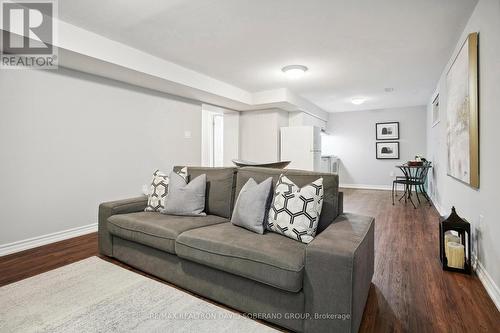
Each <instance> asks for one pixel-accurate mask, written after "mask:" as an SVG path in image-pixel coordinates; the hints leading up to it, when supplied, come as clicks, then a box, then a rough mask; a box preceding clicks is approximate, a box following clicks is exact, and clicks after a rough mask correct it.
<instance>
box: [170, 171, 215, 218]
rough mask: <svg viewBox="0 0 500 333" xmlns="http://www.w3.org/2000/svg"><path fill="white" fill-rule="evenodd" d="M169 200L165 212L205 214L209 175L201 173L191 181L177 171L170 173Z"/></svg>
mask: <svg viewBox="0 0 500 333" xmlns="http://www.w3.org/2000/svg"><path fill="white" fill-rule="evenodd" d="M168 186H169V188H168V194H167V200H165V209H164V210H163V211H162V213H163V214H170V215H186V216H205V215H206V214H205V213H204V212H203V211H204V210H205V190H206V186H207V176H206V175H205V174H203V175H200V176H198V177H196V178H195V179H193V180H192V181H190V182H189V184H188V183H187V182H186V180H185V179H184V178H183V177H182V176H180V175H178V174H177V173H175V172H172V173H170V184H169V185H168Z"/></svg>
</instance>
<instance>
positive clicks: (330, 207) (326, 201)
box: [188, 167, 341, 234]
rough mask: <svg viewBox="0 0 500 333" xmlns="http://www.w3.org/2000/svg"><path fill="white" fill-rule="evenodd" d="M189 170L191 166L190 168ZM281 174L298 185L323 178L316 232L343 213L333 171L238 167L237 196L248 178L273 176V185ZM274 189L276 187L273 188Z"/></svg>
mask: <svg viewBox="0 0 500 333" xmlns="http://www.w3.org/2000/svg"><path fill="white" fill-rule="evenodd" d="M188 172H189V168H188ZM281 174H284V175H286V176H287V177H288V178H289V179H290V180H291V181H293V182H294V183H295V184H296V185H297V186H298V187H303V186H304V185H307V184H310V183H312V182H313V181H315V180H316V179H318V178H323V191H324V193H323V207H322V209H321V216H320V219H319V223H318V228H317V231H316V234H319V233H320V232H322V231H323V230H325V229H326V228H327V227H328V226H329V225H330V223H332V222H333V220H334V219H335V218H336V217H337V216H338V215H339V214H340V213H341V212H340V211H339V198H338V197H339V176H338V175H337V174H332V173H322V172H314V171H304V170H289V169H283V170H282V169H269V168H259V167H244V168H239V169H238V175H237V179H236V192H235V196H236V197H238V194H239V193H240V190H241V188H242V187H243V185H245V183H246V182H247V181H248V179H250V178H253V179H254V180H255V181H256V182H257V183H260V182H262V181H263V180H265V179H266V178H268V177H272V178H273V186H274V185H276V182H277V181H278V179H279V176H280V175H281ZM272 191H274V187H273V189H272Z"/></svg>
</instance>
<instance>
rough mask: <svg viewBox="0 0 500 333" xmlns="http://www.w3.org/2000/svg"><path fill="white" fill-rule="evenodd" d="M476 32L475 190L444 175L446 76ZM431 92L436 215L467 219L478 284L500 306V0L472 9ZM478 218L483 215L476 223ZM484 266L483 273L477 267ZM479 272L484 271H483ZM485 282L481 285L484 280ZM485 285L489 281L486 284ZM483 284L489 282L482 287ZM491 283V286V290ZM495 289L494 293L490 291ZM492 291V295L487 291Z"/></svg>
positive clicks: (484, 0)
mask: <svg viewBox="0 0 500 333" xmlns="http://www.w3.org/2000/svg"><path fill="white" fill-rule="evenodd" d="M476 31H477V32H479V80H480V81H479V108H480V111H479V114H480V116H479V118H480V140H479V141H480V149H479V150H480V188H479V190H475V189H473V188H471V187H469V186H467V185H464V184H462V183H460V182H458V181H457V180H455V179H453V178H451V177H449V176H447V175H446V169H447V148H446V81H445V80H446V73H447V71H448V69H449V67H450V65H451V60H452V59H453V58H454V56H455V55H456V53H457V52H458V50H459V47H460V46H461V45H462V42H463V41H464V40H465V38H466V37H467V35H468V34H469V33H471V32H476ZM436 92H439V94H440V119H441V122H440V123H439V124H438V125H436V126H435V127H432V125H431V119H432V117H431V103H432V101H429V106H428V121H427V128H428V137H429V140H428V152H429V156H431V158H433V159H434V162H435V168H434V170H433V179H432V180H433V183H434V184H433V188H434V192H433V193H431V194H432V196H433V200H434V202H435V203H436V205H437V206H439V207H440V210H441V213H442V214H444V213H446V214H448V213H449V211H450V208H451V206H453V205H454V206H455V207H456V208H457V213H458V214H459V215H461V216H463V217H465V218H467V219H468V220H469V221H470V222H471V223H472V225H473V228H474V229H475V230H474V232H473V237H474V238H475V239H476V244H474V245H475V246H474V247H473V249H474V252H476V254H477V257H478V260H479V271H478V275H479V276H480V278H481V280H482V281H483V283H486V284H485V286H486V287H487V290H488V288H490V290H488V291H489V292H490V294H491V293H493V295H496V302H497V306H498V307H499V308H500V298H499V297H500V289H498V287H499V286H500V241H499V239H498V236H499V235H500V219H499V218H498V216H499V214H498V204H499V201H500V200H499V199H500V194H499V193H500V192H499V191H500V178H499V177H498V170H499V165H500V154H499V152H500V149H499V143H500V131H499V125H500V111H499V110H500V99H499V96H500V1H498V0H480V1H479V2H478V4H477V6H476V9H475V10H474V12H473V14H472V16H471V18H470V20H469V22H468V24H467V26H466V28H465V30H464V32H463V34H462V36H461V37H460V39H459V40H458V41H457V46H456V49H455V51H454V53H453V55H452V57H450V62H449V63H448V65H447V66H446V67H445V68H444V70H443V73H442V75H441V78H440V81H439V83H438V86H437V89H436ZM480 215H482V216H484V219H483V221H482V223H480V217H479V216H480ZM481 268H484V269H481ZM485 271H486V272H487V273H485ZM485 281H486V282H485ZM488 281H489V282H488ZM488 283H490V284H489V285H488ZM491 283H493V284H495V285H496V287H491ZM495 288H496V291H495V290H494V289H495ZM492 290H493V291H492Z"/></svg>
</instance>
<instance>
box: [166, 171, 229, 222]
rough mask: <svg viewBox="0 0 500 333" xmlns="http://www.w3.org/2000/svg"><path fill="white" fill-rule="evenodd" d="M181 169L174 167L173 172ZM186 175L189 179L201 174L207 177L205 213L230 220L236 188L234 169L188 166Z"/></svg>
mask: <svg viewBox="0 0 500 333" xmlns="http://www.w3.org/2000/svg"><path fill="white" fill-rule="evenodd" d="M181 168H182V167H180V166H176V167H174V170H175V171H179V170H180V169H181ZM188 174H189V177H190V178H191V179H193V178H195V177H198V176H200V175H203V174H205V175H206V177H207V188H206V196H205V212H206V213H207V214H210V215H218V216H222V217H225V218H228V219H230V218H231V212H232V208H233V201H234V188H235V186H236V168H210V167H190V166H188Z"/></svg>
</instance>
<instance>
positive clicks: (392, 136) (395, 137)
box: [375, 121, 399, 140]
mask: <svg viewBox="0 0 500 333" xmlns="http://www.w3.org/2000/svg"><path fill="white" fill-rule="evenodd" d="M383 125H395V127H396V134H395V135H388V137H383V136H381V135H379V132H381V131H379V126H383ZM382 131H383V129H382ZM375 138H376V140H399V121H390V122H385V123H376V124H375Z"/></svg>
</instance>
